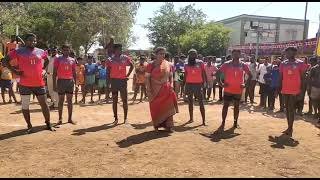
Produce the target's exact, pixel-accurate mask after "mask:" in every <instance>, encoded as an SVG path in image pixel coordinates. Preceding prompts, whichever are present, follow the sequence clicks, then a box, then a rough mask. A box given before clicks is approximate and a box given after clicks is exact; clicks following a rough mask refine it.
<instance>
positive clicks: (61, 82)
mask: <svg viewBox="0 0 320 180" xmlns="http://www.w3.org/2000/svg"><path fill="white" fill-rule="evenodd" d="M57 88H58V94H59V95H64V94H73V89H74V82H73V79H58V80H57Z"/></svg>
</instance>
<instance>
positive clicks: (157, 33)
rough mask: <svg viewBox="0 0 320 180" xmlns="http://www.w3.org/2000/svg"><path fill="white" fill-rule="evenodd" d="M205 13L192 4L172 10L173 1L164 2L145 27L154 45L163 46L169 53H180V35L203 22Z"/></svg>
mask: <svg viewBox="0 0 320 180" xmlns="http://www.w3.org/2000/svg"><path fill="white" fill-rule="evenodd" d="M205 20H206V15H205V14H204V13H203V12H202V11H201V10H197V9H195V8H194V4H192V5H188V6H186V7H183V8H180V9H179V11H175V10H174V5H173V3H165V4H164V5H163V6H161V7H160V9H159V10H158V11H156V15H155V16H154V17H153V18H149V22H148V24H147V25H145V28H147V29H148V30H149V32H150V33H149V34H148V38H149V40H150V41H151V43H152V44H153V45H154V46H165V47H167V48H168V51H169V52H170V53H171V54H176V53H180V43H179V42H180V36H181V35H183V34H184V33H186V32H187V31H188V30H190V29H197V28H198V27H200V26H202V25H203V24H204V23H205Z"/></svg>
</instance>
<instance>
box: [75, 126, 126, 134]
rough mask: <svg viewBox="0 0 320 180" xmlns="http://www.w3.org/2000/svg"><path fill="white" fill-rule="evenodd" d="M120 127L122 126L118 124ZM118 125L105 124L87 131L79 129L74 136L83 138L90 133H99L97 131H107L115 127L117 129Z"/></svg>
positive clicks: (86, 129)
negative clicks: (82, 136)
mask: <svg viewBox="0 0 320 180" xmlns="http://www.w3.org/2000/svg"><path fill="white" fill-rule="evenodd" d="M118 125H120V124H118ZM116 126H117V125H115V124H114V123H109V124H103V125H101V126H95V127H90V128H85V129H77V130H74V131H73V134H72V135H74V136H81V135H84V134H86V133H88V132H97V131H102V130H107V129H110V128H113V127H116Z"/></svg>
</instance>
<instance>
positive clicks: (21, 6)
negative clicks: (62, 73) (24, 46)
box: [0, 2, 140, 53]
mask: <svg viewBox="0 0 320 180" xmlns="http://www.w3.org/2000/svg"><path fill="white" fill-rule="evenodd" d="M0 6H1V9H0V13H1V16H0V23H1V24H3V27H4V28H3V29H4V30H3V33H2V35H3V36H6V37H10V35H12V34H13V33H15V26H16V25H19V27H20V34H23V33H26V32H34V33H35V34H37V35H38V43H39V46H40V47H46V46H52V45H58V46H59V45H61V44H63V43H65V42H67V43H70V44H72V46H73V48H74V49H75V50H76V51H78V50H79V48H80V47H81V46H82V47H83V48H84V51H85V53H87V51H88V50H89V49H90V48H91V46H92V45H93V44H94V43H95V42H97V41H99V42H100V44H101V45H104V44H103V43H104V42H105V38H106V37H107V36H110V35H113V36H115V40H116V41H117V42H121V43H123V44H124V45H127V43H128V41H129V37H130V28H131V27H132V25H133V23H134V17H135V15H136V13H137V10H138V8H139V6H140V3H137V2H27V3H16V2H3V3H2V2H1V3H0Z"/></svg>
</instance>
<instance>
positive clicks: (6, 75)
mask: <svg viewBox="0 0 320 180" xmlns="http://www.w3.org/2000/svg"><path fill="white" fill-rule="evenodd" d="M0 74H1V79H2V80H12V73H11V71H10V70H9V69H8V68H7V67H3V66H0Z"/></svg>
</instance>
